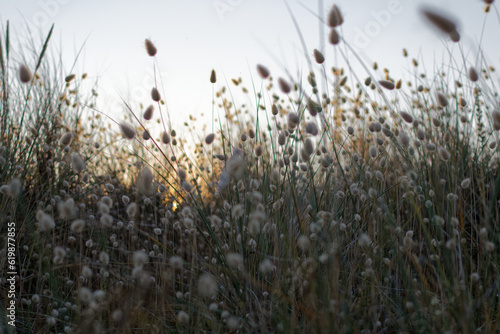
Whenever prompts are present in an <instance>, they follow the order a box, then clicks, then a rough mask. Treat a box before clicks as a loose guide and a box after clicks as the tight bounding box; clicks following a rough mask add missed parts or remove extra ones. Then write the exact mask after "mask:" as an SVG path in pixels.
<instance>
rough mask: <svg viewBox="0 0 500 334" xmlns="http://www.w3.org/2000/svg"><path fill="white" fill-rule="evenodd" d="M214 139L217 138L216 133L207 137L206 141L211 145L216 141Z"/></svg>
mask: <svg viewBox="0 0 500 334" xmlns="http://www.w3.org/2000/svg"><path fill="white" fill-rule="evenodd" d="M214 139H215V133H211V134H209V135H207V136H206V137H205V143H207V145H210V144H212V143H213V142H214Z"/></svg>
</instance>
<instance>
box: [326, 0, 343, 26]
mask: <svg viewBox="0 0 500 334" xmlns="http://www.w3.org/2000/svg"><path fill="white" fill-rule="evenodd" d="M343 22H344V18H343V17H342V13H341V12H340V9H339V7H337V5H333V7H332V9H331V10H330V13H329V14H328V26H330V27H331V28H334V27H337V26H339V25H341V24H342V23H343Z"/></svg>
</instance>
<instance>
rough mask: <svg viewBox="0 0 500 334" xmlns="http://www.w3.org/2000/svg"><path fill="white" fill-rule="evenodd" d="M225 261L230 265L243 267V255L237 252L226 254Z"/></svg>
mask: <svg viewBox="0 0 500 334" xmlns="http://www.w3.org/2000/svg"><path fill="white" fill-rule="evenodd" d="M226 261H227V264H228V265H229V266H230V267H233V268H238V269H241V268H243V257H242V256H241V254H238V253H228V254H226Z"/></svg>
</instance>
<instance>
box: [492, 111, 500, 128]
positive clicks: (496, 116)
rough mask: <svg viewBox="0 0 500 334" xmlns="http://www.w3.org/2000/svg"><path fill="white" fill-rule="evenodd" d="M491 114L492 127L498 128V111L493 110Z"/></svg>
mask: <svg viewBox="0 0 500 334" xmlns="http://www.w3.org/2000/svg"><path fill="white" fill-rule="evenodd" d="M491 116H492V118H493V129H495V130H497V131H498V130H500V111H498V110H494V111H493V112H492V113H491Z"/></svg>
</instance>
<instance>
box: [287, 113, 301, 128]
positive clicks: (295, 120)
mask: <svg viewBox="0 0 500 334" xmlns="http://www.w3.org/2000/svg"><path fill="white" fill-rule="evenodd" d="M299 121H300V119H299V115H297V113H295V112H293V111H292V112H290V113H289V114H288V127H289V128H290V129H295V127H297V125H299Z"/></svg>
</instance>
